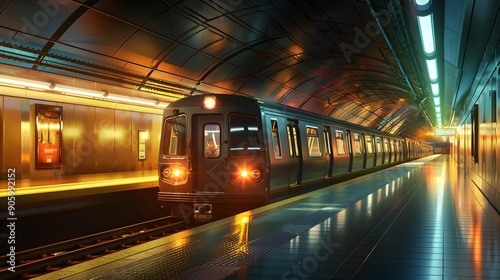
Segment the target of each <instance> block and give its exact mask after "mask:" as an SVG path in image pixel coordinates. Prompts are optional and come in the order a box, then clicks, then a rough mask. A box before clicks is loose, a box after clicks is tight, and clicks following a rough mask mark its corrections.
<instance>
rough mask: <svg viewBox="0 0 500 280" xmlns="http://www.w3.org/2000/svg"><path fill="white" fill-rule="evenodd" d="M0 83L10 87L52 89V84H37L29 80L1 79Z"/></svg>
mask: <svg viewBox="0 0 500 280" xmlns="http://www.w3.org/2000/svg"><path fill="white" fill-rule="evenodd" d="M0 83H2V84H7V85H9V86H21V87H29V88H35V89H50V83H36V82H32V81H29V80H23V79H15V78H10V77H8V78H4V77H0Z"/></svg>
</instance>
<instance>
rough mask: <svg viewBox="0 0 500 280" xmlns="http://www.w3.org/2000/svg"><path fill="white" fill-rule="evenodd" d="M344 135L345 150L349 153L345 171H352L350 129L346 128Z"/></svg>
mask: <svg viewBox="0 0 500 280" xmlns="http://www.w3.org/2000/svg"><path fill="white" fill-rule="evenodd" d="M346 136H347V151H348V153H349V164H348V165H347V173H351V172H352V160H353V158H352V136H351V131H350V130H346Z"/></svg>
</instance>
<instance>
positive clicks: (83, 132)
mask: <svg viewBox="0 0 500 280" xmlns="http://www.w3.org/2000/svg"><path fill="white" fill-rule="evenodd" d="M95 111H96V109H95V108H92V107H87V106H80V105H75V111H74V117H75V119H74V129H75V144H74V145H75V154H74V155H75V162H74V168H73V174H74V175H76V174H92V173H96V172H97V170H96V168H95V158H96V145H97V143H98V141H97V137H96V133H95V127H96V115H95V114H96V113H95Z"/></svg>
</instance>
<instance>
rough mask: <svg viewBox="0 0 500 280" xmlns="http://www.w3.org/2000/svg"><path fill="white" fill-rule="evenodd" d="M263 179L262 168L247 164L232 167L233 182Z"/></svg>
mask: <svg viewBox="0 0 500 280" xmlns="http://www.w3.org/2000/svg"><path fill="white" fill-rule="evenodd" d="M260 180H262V168H260V167H257V166H256V167H253V166H246V167H236V166H233V167H232V168H231V181H233V182H240V183H243V182H247V183H248V182H257V181H260Z"/></svg>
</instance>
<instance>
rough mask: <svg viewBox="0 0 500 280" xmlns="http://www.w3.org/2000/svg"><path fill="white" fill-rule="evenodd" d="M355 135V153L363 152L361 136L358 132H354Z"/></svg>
mask: <svg viewBox="0 0 500 280" xmlns="http://www.w3.org/2000/svg"><path fill="white" fill-rule="evenodd" d="M353 136H354V154H357V155H360V154H361V137H359V134H358V133H353Z"/></svg>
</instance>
